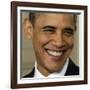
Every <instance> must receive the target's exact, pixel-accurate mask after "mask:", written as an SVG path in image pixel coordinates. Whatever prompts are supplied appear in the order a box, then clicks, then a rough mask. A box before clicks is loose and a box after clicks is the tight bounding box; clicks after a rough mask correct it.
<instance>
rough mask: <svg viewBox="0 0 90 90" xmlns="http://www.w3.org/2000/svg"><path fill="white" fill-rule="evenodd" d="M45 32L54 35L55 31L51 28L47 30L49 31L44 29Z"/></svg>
mask: <svg viewBox="0 0 90 90" xmlns="http://www.w3.org/2000/svg"><path fill="white" fill-rule="evenodd" d="M43 31H44V32H49V33H54V32H55V30H54V29H50V28H47V29H43Z"/></svg>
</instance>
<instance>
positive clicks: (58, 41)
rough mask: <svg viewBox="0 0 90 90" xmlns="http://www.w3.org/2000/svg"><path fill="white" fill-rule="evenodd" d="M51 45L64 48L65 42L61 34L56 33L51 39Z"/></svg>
mask: <svg viewBox="0 0 90 90" xmlns="http://www.w3.org/2000/svg"><path fill="white" fill-rule="evenodd" d="M53 45H54V46H56V47H58V48H61V47H64V46H65V40H64V37H63V34H62V33H57V34H56V35H55V36H54V37H53Z"/></svg>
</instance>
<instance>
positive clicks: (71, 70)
mask: <svg viewBox="0 0 90 90" xmlns="http://www.w3.org/2000/svg"><path fill="white" fill-rule="evenodd" d="M34 72H35V68H33V70H32V72H30V73H29V74H27V75H26V76H24V78H30V77H34ZM70 75H79V67H78V66H76V65H75V64H74V63H73V62H72V60H69V64H68V67H67V70H66V73H65V76H70Z"/></svg>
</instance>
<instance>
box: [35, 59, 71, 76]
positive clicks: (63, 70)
mask: <svg viewBox="0 0 90 90" xmlns="http://www.w3.org/2000/svg"><path fill="white" fill-rule="evenodd" d="M68 63H69V59H67V60H66V62H65V64H64V66H63V68H62V70H60V71H59V72H55V73H52V74H50V75H49V76H47V77H45V76H44V75H42V74H41V73H40V72H39V70H38V69H37V63H36V62H35V74H34V78H50V77H60V76H64V75H65V72H66V70H67V67H68Z"/></svg>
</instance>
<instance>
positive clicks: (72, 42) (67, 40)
mask: <svg viewBox="0 0 90 90" xmlns="http://www.w3.org/2000/svg"><path fill="white" fill-rule="evenodd" d="M65 42H66V43H67V45H68V46H69V47H73V46H74V38H73V37H70V38H66V39H65Z"/></svg>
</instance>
